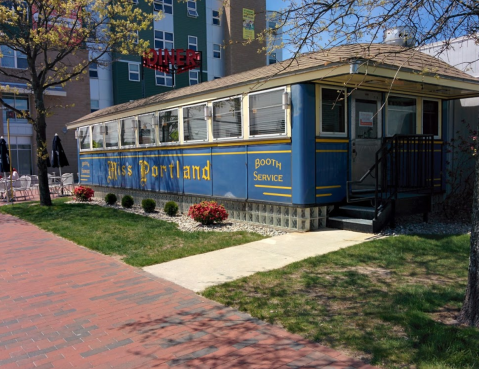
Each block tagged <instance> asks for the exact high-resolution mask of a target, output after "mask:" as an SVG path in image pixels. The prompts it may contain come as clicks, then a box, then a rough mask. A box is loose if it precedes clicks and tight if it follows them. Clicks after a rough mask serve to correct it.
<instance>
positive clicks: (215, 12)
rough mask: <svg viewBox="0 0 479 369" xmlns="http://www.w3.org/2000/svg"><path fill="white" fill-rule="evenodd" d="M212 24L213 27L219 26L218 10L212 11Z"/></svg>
mask: <svg viewBox="0 0 479 369" xmlns="http://www.w3.org/2000/svg"><path fill="white" fill-rule="evenodd" d="M213 24H214V25H215V26H220V25H221V19H220V12H219V11H218V10H213Z"/></svg>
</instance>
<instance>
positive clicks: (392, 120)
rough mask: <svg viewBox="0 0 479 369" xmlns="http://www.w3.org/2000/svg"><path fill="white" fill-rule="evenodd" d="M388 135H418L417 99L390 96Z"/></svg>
mask: <svg viewBox="0 0 479 369" xmlns="http://www.w3.org/2000/svg"><path fill="white" fill-rule="evenodd" d="M387 107H388V109H387V120H386V122H387V133H388V136H394V135H395V134H402V135H409V134H415V133H416V99H415V98H410V97H402V96H389V98H388V104H387Z"/></svg>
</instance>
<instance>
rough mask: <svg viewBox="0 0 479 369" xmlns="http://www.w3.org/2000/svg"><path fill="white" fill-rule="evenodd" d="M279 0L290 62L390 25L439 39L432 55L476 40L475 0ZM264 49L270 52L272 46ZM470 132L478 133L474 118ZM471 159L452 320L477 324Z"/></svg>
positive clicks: (478, 243) (366, 39) (478, 210)
mask: <svg viewBox="0 0 479 369" xmlns="http://www.w3.org/2000/svg"><path fill="white" fill-rule="evenodd" d="M284 2H285V7H284V9H282V10H279V11H277V13H276V14H275V17H276V19H280V20H281V22H279V23H278V27H282V28H283V37H284V47H285V48H286V49H289V51H290V52H291V53H292V54H293V58H292V59H291V62H290V63H294V59H295V58H296V56H298V55H299V54H300V53H302V52H305V51H318V50H321V49H327V48H329V47H333V46H337V45H341V44H351V43H378V42H382V41H383V35H384V32H385V31H386V30H387V29H390V28H393V27H409V29H408V28H405V29H406V30H408V32H410V31H411V30H412V32H410V34H408V35H407V37H409V39H410V41H412V42H410V43H409V48H417V47H421V46H424V45H426V44H428V43H432V42H441V43H440V47H438V48H437V53H438V54H440V53H442V52H444V51H445V50H447V49H448V48H449V47H450V41H451V40H452V39H455V38H457V37H466V38H468V39H472V40H474V41H475V43H476V44H479V2H478V1H477V0H417V1H411V0H396V1H385V0H360V1H357V0H325V1H316V0H289V1H286V0H285V1H284ZM410 27H412V29H411V28H410ZM268 32H274V30H273V31H265V32H264V33H263V34H261V35H260V36H259V37H261V38H265V37H266V36H267V34H268ZM413 37H414V38H415V40H414V41H413V40H412V38H413ZM269 50H270V52H274V48H271V47H270V49H269ZM371 57H372V58H373V57H374V55H371ZM477 57H478V58H479V55H478V56H477ZM474 61H475V60H471V61H470V62H471V63H472V62H474ZM473 130H474V131H478V129H477V122H475V127H473ZM476 143H477V141H476ZM476 151H477V146H476ZM475 159H476V162H475V183H474V198H473V206H472V208H473V211H472V230H471V244H470V265H469V279H468V286H467V290H466V297H465V300H464V304H463V307H462V310H461V312H460V315H459V317H458V320H459V321H460V322H461V323H464V324H468V325H471V326H475V327H479V155H476V156H475Z"/></svg>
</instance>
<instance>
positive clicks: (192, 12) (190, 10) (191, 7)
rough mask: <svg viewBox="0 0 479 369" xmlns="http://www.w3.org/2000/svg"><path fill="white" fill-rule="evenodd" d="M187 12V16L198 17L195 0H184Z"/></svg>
mask: <svg viewBox="0 0 479 369" xmlns="http://www.w3.org/2000/svg"><path fill="white" fill-rule="evenodd" d="M186 4H187V5H186V7H187V14H188V16H189V17H194V18H196V17H198V8H197V7H196V0H189V1H187V2H186Z"/></svg>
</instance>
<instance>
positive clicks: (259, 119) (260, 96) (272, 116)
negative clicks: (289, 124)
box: [249, 89, 286, 136]
mask: <svg viewBox="0 0 479 369" xmlns="http://www.w3.org/2000/svg"><path fill="white" fill-rule="evenodd" d="M284 91H285V90H284V89H280V90H273V91H266V92H261V93H257V94H251V95H249V134H250V136H262V135H284V134H286V113H285V111H284V110H283V108H282V98H283V93H284Z"/></svg>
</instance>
